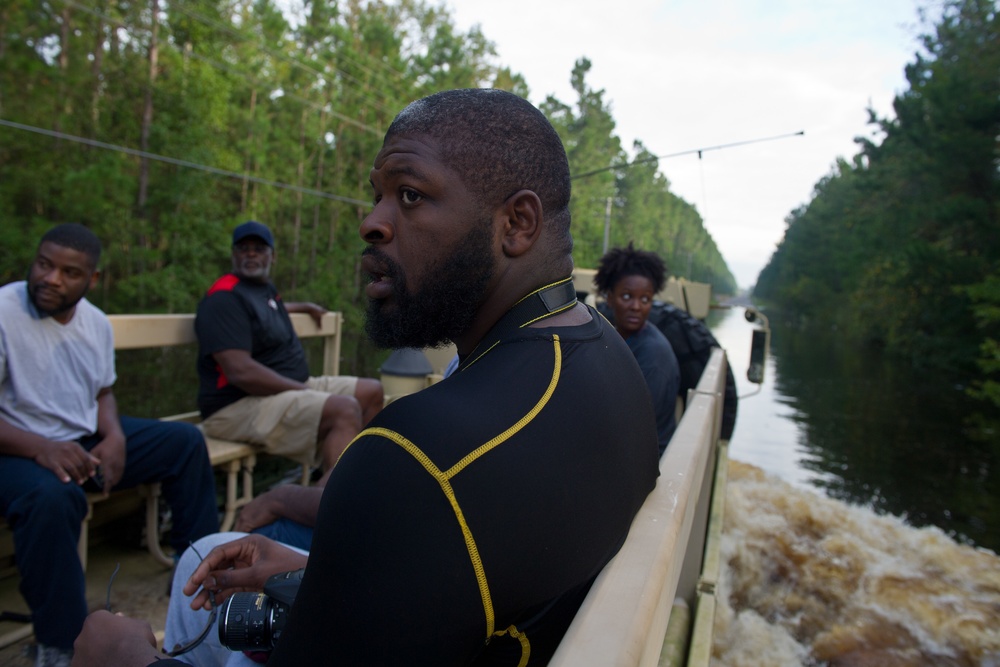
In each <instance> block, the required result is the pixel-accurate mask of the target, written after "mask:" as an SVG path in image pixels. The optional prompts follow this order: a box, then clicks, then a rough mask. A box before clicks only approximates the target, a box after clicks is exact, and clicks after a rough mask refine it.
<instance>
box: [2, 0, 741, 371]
mask: <svg viewBox="0 0 1000 667" xmlns="http://www.w3.org/2000/svg"><path fill="white" fill-rule="evenodd" d="M0 60H2V62H3V67H2V68H0V119H4V120H6V121H12V122H15V123H21V124H24V125H27V126H31V127H34V128H39V129H41V130H44V131H53V132H56V133H58V136H50V135H46V134H41V133H37V132H32V131H28V130H25V129H17V128H14V127H9V126H0V216H2V217H3V220H4V224H3V231H2V240H3V242H2V244H0V248H2V255H0V280H2V281H3V282H8V281H11V280H17V279H20V278H22V277H23V275H24V271H25V269H26V267H27V265H28V263H29V261H30V258H31V256H32V253H33V251H34V248H35V245H36V244H37V239H38V238H39V236H40V235H41V234H42V233H43V232H44V230H46V229H47V228H48V227H50V226H51V225H53V224H55V223H58V222H64V221H76V222H80V223H83V224H85V225H87V226H89V227H90V228H91V229H93V230H94V231H95V233H97V235H98V236H99V237H100V238H101V239H102V241H103V243H104V255H103V257H102V270H103V279H102V281H101V285H100V287H99V288H98V289H97V290H95V291H94V292H93V293H92V294H91V295H90V296H91V298H92V299H93V300H94V301H95V302H96V303H97V304H98V305H99V306H101V307H102V308H104V309H105V310H106V311H108V312H111V313H123V312H190V311H191V310H193V308H194V307H195V305H196V304H197V302H198V300H199V298H200V296H201V295H202V294H203V293H204V290H205V289H206V288H207V287H208V286H209V285H210V284H211V283H212V282H213V281H214V279H215V278H217V277H218V276H219V275H220V274H221V273H223V272H225V271H227V270H228V269H229V234H230V232H231V230H232V228H233V226H234V225H236V224H237V223H239V222H241V221H243V220H246V219H251V218H252V219H258V220H261V221H263V222H265V223H267V224H268V225H270V226H271V228H272V229H273V230H274V233H275V238H276V245H277V253H276V256H277V261H276V264H275V267H274V274H273V277H274V281H275V283H276V284H277V285H278V286H279V288H280V289H281V290H282V292H283V294H284V295H285V297H286V298H288V299H302V300H311V301H316V302H319V303H323V304H324V305H326V306H328V307H330V308H333V309H337V310H340V311H342V312H344V314H345V317H346V320H347V326H346V331H347V334H346V336H345V341H344V345H343V353H344V358H343V360H342V368H344V370H345V372H351V373H362V374H373V373H375V372H376V369H377V366H378V364H379V363H380V362H381V360H382V359H383V358H384V353H383V352H380V351H377V350H374V349H372V348H371V347H370V346H369V344H368V343H367V342H366V341H365V340H364V337H363V335H362V334H361V329H362V318H363V313H362V309H363V303H364V299H363V298H362V289H361V282H362V280H361V275H360V268H359V261H358V258H359V253H360V250H361V249H362V247H363V243H362V241H361V240H360V238H359V237H358V234H357V228H358V225H359V223H360V222H361V220H362V219H363V218H364V216H365V214H366V213H367V211H368V210H369V206H368V205H367V203H366V202H368V201H369V199H370V197H371V194H370V186H369V184H368V172H369V169H370V166H371V160H372V158H373V156H374V155H375V154H376V153H377V151H378V149H379V147H380V145H381V141H382V136H383V133H384V131H385V128H386V127H388V125H389V123H390V122H391V120H392V118H393V116H394V115H395V113H396V112H398V111H399V110H400V109H401V108H403V106H405V105H406V104H407V103H408V102H410V101H412V100H413V99H416V98H418V97H420V96H423V95H426V94H429V93H431V92H434V91H437V90H441V89H446V88H456V87H478V86H488V85H493V86H497V87H501V88H504V89H507V90H511V91H513V92H515V93H517V94H520V95H523V96H525V97H527V95H528V92H529V91H528V87H527V85H526V84H525V81H524V78H523V77H522V76H521V75H519V74H517V73H515V72H511V71H510V70H509V69H508V68H506V67H503V66H501V65H500V64H499V63H498V62H497V58H496V50H495V47H494V45H493V44H492V43H491V42H490V41H489V40H488V39H487V38H486V36H485V35H484V34H483V32H482V30H481V29H480V28H479V27H478V26H476V27H474V28H472V29H471V30H469V31H468V32H462V31H461V30H459V29H458V28H457V27H456V25H455V23H454V21H453V20H452V18H451V15H450V13H449V11H448V10H447V9H443V8H442V7H440V6H438V5H431V4H430V3H428V2H425V1H423V0H397V1H395V2H388V1H384V0H341V1H340V2H337V1H333V0H331V1H328V2H311V1H306V0H300V1H298V2H295V1H293V2H291V3H285V2H281V3H279V2H277V1H276V0H227V1H225V2H223V1H221V0H187V1H185V2H167V1H166V0H146V1H145V2H140V3H133V2H127V1H125V0H79V1H77V0H74V1H73V2H69V1H68V0H55V1H54V2H50V3H37V2H30V1H29V0H7V2H6V3H5V4H4V6H3V8H0ZM589 69H590V63H589V62H588V61H586V60H585V59H584V60H581V61H580V62H578V63H577V65H576V67H575V68H574V70H573V72H572V74H571V76H572V81H573V85H574V89H575V91H576V93H577V95H578V97H579V99H578V100H577V101H576V104H575V106H574V107H572V108H570V107H568V106H565V105H563V104H562V103H559V102H557V101H555V100H550V101H548V102H547V103H546V105H545V108H546V110H547V111H548V112H549V113H550V114H551V115H552V118H553V122H554V123H555V125H556V126H557V128H559V131H560V134H561V135H562V136H563V138H564V139H565V140H566V142H567V149H568V151H569V153H570V159H571V163H572V168H573V170H574V172H578V171H582V170H587V169H594V168H600V167H607V166H609V165H613V164H619V163H622V162H624V161H625V158H626V156H625V154H624V151H623V150H622V148H621V146H620V141H619V139H618V138H617V137H616V136H615V135H614V129H615V122H614V119H613V117H612V115H611V111H610V104H609V103H608V102H607V101H606V100H605V97H604V91H594V90H592V89H590V88H589V87H588V86H587V84H586V81H585V78H586V74H587V72H588V71H589ZM147 100H148V103H147ZM139 150H141V151H144V152H145V154H144V155H140V154H138V153H137V151H139ZM575 193H576V194H575V196H574V199H573V203H572V206H573V215H574V221H575V234H576V239H577V251H578V256H577V258H576V259H577V263H578V264H579V265H581V266H594V265H596V262H597V260H598V258H599V257H600V255H601V252H602V250H603V230H604V222H605V211H606V203H607V201H608V199H609V198H611V201H612V204H613V206H612V213H611V216H612V227H611V228H612V229H613V237H612V238H613V242H614V243H626V242H627V241H628V240H630V239H632V238H635V239H636V240H637V241H638V242H640V243H641V244H644V245H648V246H649V247H650V248H652V249H656V250H658V251H659V252H661V253H662V254H663V255H664V256H665V257H667V258H668V259H669V260H670V261H671V263H672V264H673V265H674V266H675V267H676V268H679V269H686V268H687V267H688V266H690V267H691V273H692V274H693V277H695V278H700V279H704V280H711V281H712V282H713V283H714V284H716V286H717V289H722V290H723V291H727V290H726V289H724V288H727V287H729V288H731V287H734V286H735V282H734V281H733V280H732V276H731V275H730V274H729V272H728V269H727V268H726V266H725V263H724V261H723V260H722V258H721V256H720V255H719V254H718V250H717V249H716V248H715V245H714V243H713V242H712V241H711V238H710V237H708V235H707V233H706V232H705V231H704V228H703V227H702V225H701V220H700V218H699V217H698V215H697V213H696V212H695V211H694V209H693V208H692V207H691V206H690V205H688V204H687V203H686V202H683V201H682V200H680V199H678V198H677V197H675V196H674V195H673V194H671V193H670V192H669V183H667V182H666V180H665V179H664V178H663V177H662V176H660V175H659V174H657V172H656V167H655V163H650V164H646V165H644V166H643V167H642V168H636V169H633V170H622V171H620V172H617V171H615V172H612V171H608V172H605V173H603V174H601V175H598V176H594V177H592V178H589V179H586V180H581V181H579V182H578V184H577V186H576V189H575Z"/></svg>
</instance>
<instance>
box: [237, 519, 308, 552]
mask: <svg viewBox="0 0 1000 667" xmlns="http://www.w3.org/2000/svg"><path fill="white" fill-rule="evenodd" d="M250 532H252V533H255V534H257V535H263V536H264V537H269V538H271V539H272V540H274V541H275V542H281V543H282V544H287V545H288V546H290V547H295V548H297V549H302V550H303V551H308V550H309V548H310V547H311V546H312V539H313V529H312V527H311V526H306V525H303V524H301V523H296V522H294V521H292V520H291V519H278V520H277V521H275V522H274V523H269V524H267V525H265V526H261V527H260V528H254V529H253V530H252V531H250Z"/></svg>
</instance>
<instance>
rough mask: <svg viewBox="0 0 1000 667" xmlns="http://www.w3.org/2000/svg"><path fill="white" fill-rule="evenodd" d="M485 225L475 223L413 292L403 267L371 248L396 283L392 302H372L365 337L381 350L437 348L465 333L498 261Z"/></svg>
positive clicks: (481, 300) (369, 307) (367, 250)
mask: <svg viewBox="0 0 1000 667" xmlns="http://www.w3.org/2000/svg"><path fill="white" fill-rule="evenodd" d="M491 240H492V239H491V236H490V227H489V225H488V224H487V221H477V222H476V223H475V226H474V228H473V229H472V230H471V231H470V232H469V233H468V234H467V235H466V236H465V238H464V239H462V240H461V241H459V242H458V243H457V244H456V245H455V251H454V252H453V253H452V254H451V255H450V256H448V257H446V258H445V259H444V260H442V261H441V262H439V263H438V264H437V265H435V266H432V267H428V270H426V271H425V272H424V273H425V275H426V276H427V282H426V283H425V284H424V286H423V287H422V288H421V289H420V291H418V292H416V293H413V294H411V293H410V292H409V291H408V290H407V286H406V278H405V276H404V274H403V271H402V269H401V268H400V266H399V265H398V264H397V263H396V262H394V261H392V260H391V259H389V258H388V257H386V256H385V255H384V254H382V253H381V252H380V251H379V250H378V249H377V248H376V247H375V246H369V247H368V248H367V249H366V250H365V254H371V255H375V256H376V257H377V258H378V261H379V263H380V264H381V270H382V271H384V272H385V273H386V275H387V276H388V277H389V278H390V279H391V280H392V284H393V287H394V294H393V303H392V304H391V305H387V304H384V303H383V302H382V301H381V300H378V299H369V301H368V312H367V318H366V319H365V333H367V334H368V337H369V338H370V339H371V341H372V342H373V343H374V344H375V345H377V346H378V347H382V348H395V349H398V348H402V347H435V346H438V345H441V344H444V343H447V342H449V341H451V340H454V338H455V337H456V336H459V335H461V334H462V333H463V332H465V331H466V330H467V329H468V328H469V327H470V326H471V325H472V321H473V319H474V318H475V316H476V312H477V311H478V310H479V306H480V305H482V302H483V299H484V298H485V295H486V287H487V285H488V284H489V281H490V279H491V278H492V277H493V271H494V269H495V267H496V259H495V258H494V257H493V253H492V249H491Z"/></svg>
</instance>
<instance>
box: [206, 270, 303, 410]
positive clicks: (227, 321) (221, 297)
mask: <svg viewBox="0 0 1000 667" xmlns="http://www.w3.org/2000/svg"><path fill="white" fill-rule="evenodd" d="M194 329H195V334H196V335H197V336H198V383H199V384H198V409H199V410H200V411H201V416H202V417H203V418H205V417H208V416H209V415H211V414H212V413H214V412H217V411H218V410H221V409H222V408H224V407H226V406H227V405H229V404H231V403H235V402H236V401H238V400H240V399H241V398H243V397H244V396H246V395H247V394H246V392H245V391H243V390H242V389H240V388H239V387H236V386H235V385H233V384H231V383H230V382H229V380H228V379H227V378H226V376H225V374H224V373H223V372H222V369H221V368H220V367H219V364H218V363H217V362H216V361H215V358H214V357H213V356H212V355H213V354H215V353H216V352H221V351H223V350H246V351H247V352H249V353H250V356H251V357H253V358H254V360H255V361H258V362H260V363H261V364H263V365H264V366H267V367H268V368H270V369H271V370H273V371H274V372H276V373H279V374H280V375H283V376H285V377H287V378H291V379H293V380H296V381H298V382H305V380H306V379H307V378H308V377H309V365H308V362H307V361H306V354H305V350H303V349H302V343H301V342H299V337H298V336H297V335H296V334H295V329H294V328H293V327H292V321H291V319H289V317H288V311H286V310H285V306H284V304H283V303H282V301H281V296H279V295H278V291H277V290H276V289H275V288H274V285H272V284H270V283H254V282H250V281H246V280H240V279H239V278H238V277H237V276H235V275H234V274H231V273H229V274H226V275H224V276H222V277H221V278H219V279H218V280H216V281H215V284H214V285H212V287H211V288H210V289H209V290H208V293H207V294H206V295H205V297H204V298H203V299H202V300H201V303H199V304H198V311H197V314H196V316H195V320H194Z"/></svg>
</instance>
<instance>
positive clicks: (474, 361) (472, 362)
mask: <svg viewBox="0 0 1000 667" xmlns="http://www.w3.org/2000/svg"><path fill="white" fill-rule="evenodd" d="M499 344H500V341H497V342H495V343H493V344H492V345H490V346H489V347H488V348H486V349H485V350H483V353H482V354H480V355H479V356H478V357H476V358H475V359H473V360H472V361H470V362H469V365H468V366H466V368H468V367H469V366H471V365H472V364H474V363H476V362H477V361H479V360H480V359H482V358H483V357H484V356H486V354H487V353H488V352H489V351H490V350H492V349H493V348H495V347H496V346H497V345H499Z"/></svg>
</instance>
